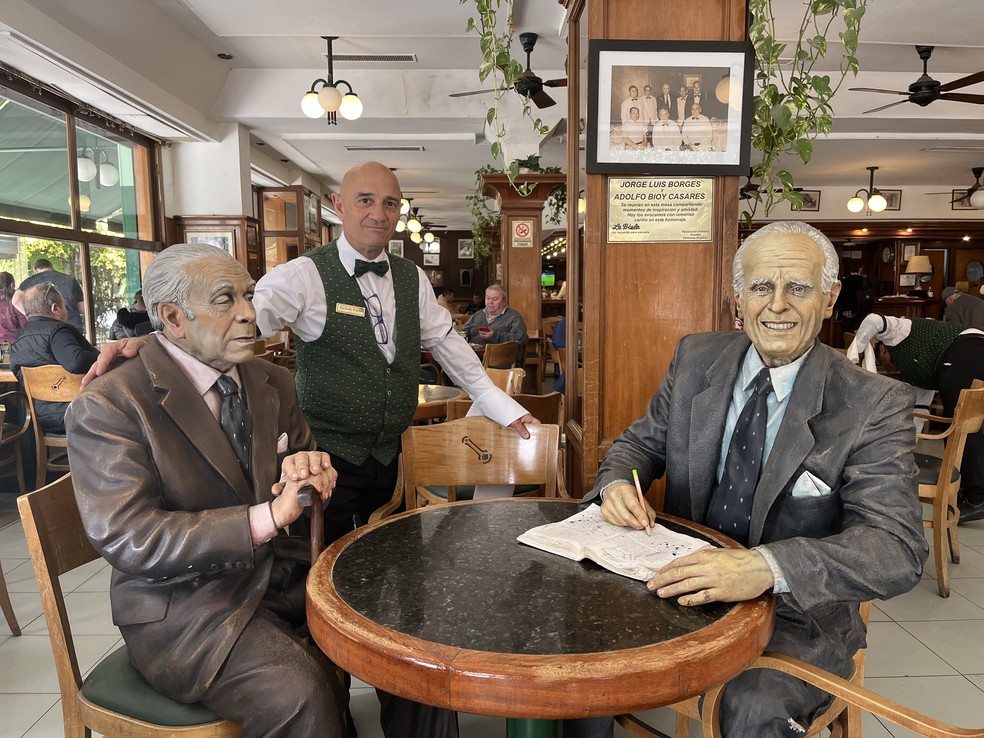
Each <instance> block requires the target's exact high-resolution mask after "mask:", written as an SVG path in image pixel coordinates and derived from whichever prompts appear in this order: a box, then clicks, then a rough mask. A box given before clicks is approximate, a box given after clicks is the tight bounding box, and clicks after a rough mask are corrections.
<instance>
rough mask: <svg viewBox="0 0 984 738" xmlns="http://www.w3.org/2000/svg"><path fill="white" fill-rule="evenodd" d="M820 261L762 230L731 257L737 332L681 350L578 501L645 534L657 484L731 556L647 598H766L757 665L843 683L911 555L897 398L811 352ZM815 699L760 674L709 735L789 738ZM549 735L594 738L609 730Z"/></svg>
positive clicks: (908, 573)
mask: <svg viewBox="0 0 984 738" xmlns="http://www.w3.org/2000/svg"><path fill="white" fill-rule="evenodd" d="M837 267H838V259H837V253H836V252H835V251H834V248H833V246H831V244H830V241H829V240H828V239H827V238H826V236H824V235H823V234H822V233H820V232H819V231H818V230H816V229H815V228H812V227H811V226H809V225H807V224H805V223H792V222H780V223H771V224H769V225H767V226H766V227H764V228H762V229H760V230H758V231H757V232H755V233H754V234H752V235H751V236H749V237H748V238H747V239H746V240H745V242H744V243H743V244H742V246H741V248H739V249H738V253H737V254H735V259H734V291H735V298H736V300H737V304H738V313H739V316H740V317H741V318H742V319H743V320H744V325H745V330H744V332H736V331H727V332H721V333H703V334H697V335H692V336H686V337H685V338H683V339H682V340H681V341H680V343H679V344H678V345H677V349H676V353H675V355H674V356H673V360H672V362H671V363H670V366H669V369H668V370H667V372H666V376H665V377H664V378H663V383H662V385H661V386H660V387H659V389H658V390H657V392H656V394H655V395H654V396H653V398H652V399H651V400H650V403H649V408H648V410H647V412H646V413H645V414H644V415H643V416H642V417H641V418H639V419H638V420H636V421H635V422H634V423H633V424H632V425H631V426H629V428H628V429H626V430H625V431H624V432H623V433H622V434H621V435H620V436H619V437H618V438H617V439H616V440H615V442H614V443H613V444H612V447H611V449H610V450H609V451H608V454H607V455H606V456H605V459H604V461H603V462H602V464H601V467H600V468H599V470H598V476H597V477H596V480H595V486H594V488H593V489H592V490H591V491H590V492H589V493H588V494H587V496H586V498H585V499H586V500H593V501H594V502H600V503H601V512H602V514H603V515H604V517H605V519H606V520H608V521H609V522H611V523H614V524H616V525H625V526H629V527H632V528H636V529H639V528H642V527H644V526H645V525H646V524H648V523H650V522H652V521H653V520H654V513H653V510H652V509H651V508H650V507H649V506H648V505H644V504H643V503H641V502H640V500H639V496H638V494H637V493H636V491H635V487H634V485H633V483H632V470H633V469H638V472H639V477H640V479H641V481H642V485H643V489H646V488H648V486H649V485H650V484H651V483H652V482H653V480H654V479H657V478H659V477H665V479H666V497H665V508H664V509H665V512H667V513H670V514H672V515H678V516H680V517H683V518H687V519H689V520H693V521H695V522H698V523H702V524H704V525H707V526H709V527H711V528H714V529H716V530H719V531H721V532H723V533H725V534H726V535H728V536H730V537H731V538H733V539H735V540H737V541H738V542H740V543H742V544H744V545H746V546H748V548H747V549H724V548H705V549H702V550H701V551H698V552H697V553H694V554H691V555H689V556H685V557H681V558H680V559H678V560H676V561H675V562H674V563H672V564H669V565H668V566H666V567H664V568H663V569H662V570H660V571H659V572H657V573H656V575H655V576H654V577H653V579H652V580H651V581H650V582H649V584H648V587H649V589H650V590H652V592H653V593H654V596H656V597H673V598H676V600H677V602H679V603H680V604H681V605H684V606H686V607H700V606H701V605H703V604H705V603H708V602H716V601H718V602H739V601H743V600H750V599H753V598H755V597H758V596H759V595H761V594H762V593H764V592H771V593H773V594H774V596H775V601H776V614H775V631H774V634H773V637H772V640H771V641H770V642H769V644H768V650H771V651H779V652H781V653H786V654H790V655H792V656H796V657H798V658H801V659H803V660H805V661H808V662H810V663H812V664H815V665H817V666H819V667H820V668H822V669H825V670H827V671H831V672H834V673H836V674H840V675H846V674H848V673H849V671H850V668H851V657H852V656H853V655H854V653H855V652H856V651H857V650H858V648H860V647H861V646H863V645H864V642H865V626H864V623H863V622H862V621H861V618H860V616H859V613H858V604H859V603H860V602H863V601H865V600H872V599H876V598H878V599H887V598H889V597H893V596H895V595H898V594H901V593H903V592H906V591H908V590H909V589H911V588H912V587H913V586H915V584H916V583H917V582H918V581H919V576H920V574H921V573H922V566H923V563H924V562H925V560H926V557H927V555H928V547H927V545H926V540H925V538H924V537H923V531H922V517H921V516H922V509H921V506H920V504H919V497H918V495H917V476H916V465H915V462H914V461H913V458H912V450H913V448H914V447H915V442H916V439H915V431H914V428H913V424H912V404H913V400H914V394H913V392H912V388H910V387H908V386H906V385H904V384H902V383H900V382H896V381H893V380H890V379H886V378H884V377H879V376H877V375H875V374H871V373H870V372H865V371H862V370H861V369H859V368H858V367H856V366H854V365H853V364H852V363H851V362H850V361H848V360H847V358H846V357H844V356H842V355H841V354H840V353H838V352H837V351H835V350H834V349H832V348H830V347H828V346H825V345H823V344H821V343H819V341H817V335H818V334H819V333H820V327H821V325H822V323H823V319H824V318H825V317H829V316H830V314H831V312H832V310H833V306H834V302H835V301H836V299H837V294H838V292H839V290H840V283H839V282H837ZM828 700H829V697H828V695H827V694H826V693H824V692H822V691H820V690H817V689H815V688H813V687H811V686H809V685H807V684H805V683H804V682H802V681H800V680H798V679H795V678H793V677H790V676H788V675H785V674H781V673H779V672H776V671H770V670H768V669H752V670H748V671H745V672H744V673H742V674H739V675H738V676H737V677H735V678H734V679H733V680H732V681H731V682H729V683H728V686H727V687H726V688H725V691H724V693H723V699H722V704H721V716H720V720H721V728H722V732H723V733H724V735H726V736H728V737H729V738H735V737H737V736H755V738H763V737H764V736H797V735H802V734H803V733H804V732H805V730H804V728H805V726H809V725H810V723H811V721H812V719H813V717H814V716H815V715H816V714H818V713H819V712H820V711H821V710H822V709H823V707H825V706H826V704H827V703H828ZM566 728H567V730H566V732H565V735H568V736H569V735H577V736H588V735H590V736H608V735H611V719H610V718H600V719H591V720H584V721H571V723H570V724H568V725H567V726H566Z"/></svg>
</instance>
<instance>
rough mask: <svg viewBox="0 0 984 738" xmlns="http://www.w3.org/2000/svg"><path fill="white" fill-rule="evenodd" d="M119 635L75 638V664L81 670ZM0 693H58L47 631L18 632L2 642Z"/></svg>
mask: <svg viewBox="0 0 984 738" xmlns="http://www.w3.org/2000/svg"><path fill="white" fill-rule="evenodd" d="M117 641H119V636H116V637H114V636H104V635H89V636H78V637H77V638H76V639H75V650H76V653H77V655H78V659H79V668H80V669H81V670H82V671H83V672H85V671H87V670H88V669H90V668H91V667H92V665H93V664H95V663H96V662H97V661H98V660H99V659H101V658H102V657H103V656H105V655H106V653H107V652H108V651H109V650H110V648H112V646H113V644H115V643H116V642H117ZM2 656H3V669H2V670H0V694H55V695H57V694H58V678H57V677H56V676H55V663H54V660H53V658H52V656H51V641H50V640H49V639H48V636H47V635H22V636H20V637H19V638H10V639H8V640H6V641H4V643H3V654H2Z"/></svg>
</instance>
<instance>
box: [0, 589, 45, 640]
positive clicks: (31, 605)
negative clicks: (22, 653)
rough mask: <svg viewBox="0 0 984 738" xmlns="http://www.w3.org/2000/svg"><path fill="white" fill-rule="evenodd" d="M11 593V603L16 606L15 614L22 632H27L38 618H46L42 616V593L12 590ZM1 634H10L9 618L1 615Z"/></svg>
mask: <svg viewBox="0 0 984 738" xmlns="http://www.w3.org/2000/svg"><path fill="white" fill-rule="evenodd" d="M9 594H10V604H11V606H12V607H13V608H14V615H15V616H16V618H17V624H18V625H19V626H20V629H21V633H24V632H26V631H27V629H28V628H29V627H31V625H32V624H33V623H34V622H35V621H36V620H39V619H40V620H44V618H43V617H41V616H42V615H43V614H44V609H43V608H42V607H41V595H39V594H38V593H37V592H10V593H9ZM0 634H2V635H9V634H10V628H9V627H7V619H6V618H5V617H2V616H0Z"/></svg>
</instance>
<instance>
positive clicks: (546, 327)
mask: <svg viewBox="0 0 984 738" xmlns="http://www.w3.org/2000/svg"><path fill="white" fill-rule="evenodd" d="M561 320H562V318H561V317H560V316H559V315H554V316H551V317H549V318H541V319H540V335H541V336H543V340H544V341H550V345H551V346H553V340H552V336H553V332H554V328H556V327H557V324H558V323H559V322H560V321H561Z"/></svg>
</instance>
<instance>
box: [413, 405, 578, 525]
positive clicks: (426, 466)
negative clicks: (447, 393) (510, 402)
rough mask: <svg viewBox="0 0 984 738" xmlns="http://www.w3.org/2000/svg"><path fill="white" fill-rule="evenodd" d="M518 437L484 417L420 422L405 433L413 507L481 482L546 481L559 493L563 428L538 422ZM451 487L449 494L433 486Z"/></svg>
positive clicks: (548, 492) (548, 489)
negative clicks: (560, 448)
mask: <svg viewBox="0 0 984 738" xmlns="http://www.w3.org/2000/svg"><path fill="white" fill-rule="evenodd" d="M529 430H530V437H529V438H528V439H523V438H520V437H519V434H517V433H516V431H514V430H513V429H512V428H503V427H502V426H501V425H499V424H498V423H496V422H495V421H492V420H489V419H488V418H485V417H474V418H462V419H461V420H450V421H448V422H446V423H440V424H438V425H417V426H411V427H410V428H407V430H405V431H404V432H403V437H402V443H403V460H402V464H403V490H404V499H405V501H406V505H407V508H408V509H412V508H415V507H418V506H419V505H421V504H441V503H445V502H454V501H455V500H456V499H457V496H456V495H457V487H459V486H462V485H476V484H512V485H521V484H531V485H532V484H536V485H543V488H544V496H546V497H555V496H556V495H557V459H558V453H559V449H558V437H559V434H560V428H559V427H558V426H556V425H552V424H549V425H548V424H544V425H536V426H532V427H531V428H530V429H529ZM428 487H443V488H446V490H442V491H446V495H447V496H446V497H444V496H442V495H439V494H437V493H435V492H434V491H431V490H428V489H427V488H428Z"/></svg>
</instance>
